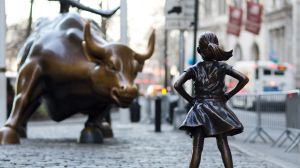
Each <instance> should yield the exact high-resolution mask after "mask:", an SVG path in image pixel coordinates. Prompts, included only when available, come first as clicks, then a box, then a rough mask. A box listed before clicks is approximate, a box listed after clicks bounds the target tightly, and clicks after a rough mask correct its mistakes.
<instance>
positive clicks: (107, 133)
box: [99, 122, 114, 138]
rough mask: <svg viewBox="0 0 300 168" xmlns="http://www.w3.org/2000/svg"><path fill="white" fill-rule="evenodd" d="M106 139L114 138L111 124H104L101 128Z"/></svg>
mask: <svg viewBox="0 0 300 168" xmlns="http://www.w3.org/2000/svg"><path fill="white" fill-rule="evenodd" d="M99 128H100V130H101V132H102V134H103V136H104V138H112V137H113V136H114V134H113V131H112V128H111V126H110V124H109V123H107V122H102V124H101V126H99Z"/></svg>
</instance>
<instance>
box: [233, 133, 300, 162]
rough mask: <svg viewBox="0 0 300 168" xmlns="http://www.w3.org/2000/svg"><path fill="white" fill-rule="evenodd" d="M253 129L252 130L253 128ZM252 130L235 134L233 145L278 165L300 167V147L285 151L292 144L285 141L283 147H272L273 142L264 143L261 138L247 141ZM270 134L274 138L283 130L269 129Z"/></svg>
mask: <svg viewBox="0 0 300 168" xmlns="http://www.w3.org/2000/svg"><path fill="white" fill-rule="evenodd" d="M251 131H252V130H251ZM251 131H250V130H248V131H247V130H246V131H245V132H244V133H243V134H240V135H237V136H235V138H234V140H232V141H231V142H232V144H233V146H235V147H237V148H238V149H240V150H241V151H243V152H244V153H247V154H249V155H250V156H256V157H259V158H264V160H268V161H269V162H272V163H274V164H276V165H279V166H281V167H284V168H299V167H300V166H299V165H300V159H299V158H300V151H299V150H300V148H299V147H298V148H296V149H294V150H292V151H291V152H285V149H286V148H287V145H289V144H290V141H287V142H288V143H284V145H283V146H282V147H278V146H276V147H272V146H271V145H272V143H270V142H268V143H264V142H262V140H261V139H260V138H257V139H256V141H255V143H250V142H247V143H245V142H244V140H245V139H246V137H247V136H248V135H249V132H251ZM267 132H268V133H269V134H271V136H272V137H273V138H277V137H279V135H280V134H281V133H282V131H271V130H267Z"/></svg>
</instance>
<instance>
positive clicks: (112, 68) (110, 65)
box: [107, 62, 117, 71]
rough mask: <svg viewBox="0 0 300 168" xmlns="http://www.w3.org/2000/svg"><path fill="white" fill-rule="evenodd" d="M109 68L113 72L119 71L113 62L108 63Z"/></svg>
mask: <svg viewBox="0 0 300 168" xmlns="http://www.w3.org/2000/svg"><path fill="white" fill-rule="evenodd" d="M107 66H108V68H109V69H111V70H113V71H117V67H116V66H115V64H113V63H112V62H108V64H107Z"/></svg>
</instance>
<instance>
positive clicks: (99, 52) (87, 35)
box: [83, 21, 105, 59]
mask: <svg viewBox="0 0 300 168" xmlns="http://www.w3.org/2000/svg"><path fill="white" fill-rule="evenodd" d="M84 41H85V44H86V45H85V46H83V47H86V50H87V51H88V53H91V54H92V55H95V56H97V58H98V59H99V58H100V59H101V58H104V57H105V49H104V48H103V47H102V46H101V45H100V44H98V43H96V42H95V41H94V39H93V37H92V33H91V23H90V21H88V22H87V23H86V24H85V27H84Z"/></svg>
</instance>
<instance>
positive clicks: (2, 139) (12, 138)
mask: <svg viewBox="0 0 300 168" xmlns="http://www.w3.org/2000/svg"><path fill="white" fill-rule="evenodd" d="M0 144H1V145H6V144H20V137H19V135H18V133H17V131H16V130H15V129H13V128H10V127H2V128H0Z"/></svg>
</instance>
